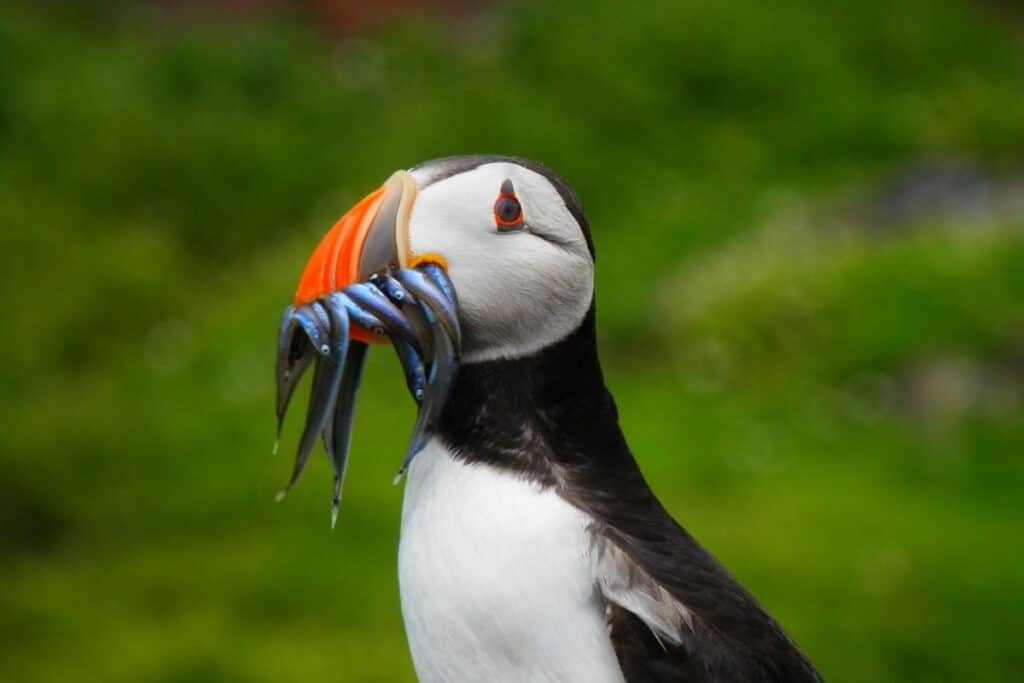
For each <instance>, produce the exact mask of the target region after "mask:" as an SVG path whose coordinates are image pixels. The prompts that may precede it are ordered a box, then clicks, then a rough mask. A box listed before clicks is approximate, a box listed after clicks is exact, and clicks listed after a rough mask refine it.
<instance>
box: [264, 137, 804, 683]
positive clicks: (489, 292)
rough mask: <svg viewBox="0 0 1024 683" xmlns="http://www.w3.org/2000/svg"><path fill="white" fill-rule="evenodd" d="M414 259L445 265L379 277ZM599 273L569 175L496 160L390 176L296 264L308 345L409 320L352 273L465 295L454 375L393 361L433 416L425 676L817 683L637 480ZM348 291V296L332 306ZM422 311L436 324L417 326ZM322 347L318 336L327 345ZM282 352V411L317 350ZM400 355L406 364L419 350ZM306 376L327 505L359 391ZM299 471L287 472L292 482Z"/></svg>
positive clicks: (413, 492)
mask: <svg viewBox="0 0 1024 683" xmlns="http://www.w3.org/2000/svg"><path fill="white" fill-rule="evenodd" d="M424 264H430V265H431V266H432V267H433V268H434V271H435V272H438V273H443V276H444V277H443V278H442V280H443V281H440V282H439V286H438V287H432V286H431V287H427V286H426V284H425V283H422V282H421V283H420V286H419V288H418V289H416V288H414V287H413V285H414V284H415V282H416V280H415V278H412V277H407V278H405V279H403V278H399V279H398V280H397V281H396V280H395V279H394V278H391V277H390V276H388V273H389V272H391V270H392V269H404V271H403V272H406V273H409V272H412V271H413V270H414V269H416V268H417V267H418V266H423V265H424ZM594 268H595V250H594V242H593V239H592V237H591V233H590V228H589V226H588V223H587V219H586V217H585V215H584V212H583V209H582V207H581V205H580V202H579V200H578V199H577V197H576V194H575V193H574V192H573V190H572V189H571V188H570V187H569V185H568V184H567V183H566V182H565V181H564V180H563V179H562V178H561V177H559V176H558V175H556V174H555V173H554V172H553V171H551V170H550V169H548V168H547V167H545V166H544V165H542V164H540V163H537V162H534V161H530V160H526V159H521V158H516V157H505V156H491V155H472V156H453V157H445V158H441V159H435V160H432V161H427V162H425V163H422V164H420V165H418V166H414V167H412V168H411V169H409V170H403V171H399V172H396V174H394V175H393V176H392V177H391V178H390V179H389V180H388V182H386V183H385V184H384V185H383V186H382V187H381V188H380V189H379V190H377V191H375V192H374V193H373V194H371V195H370V196H369V197H367V198H366V199H364V200H363V201H362V202H360V203H359V204H357V205H356V206H355V207H354V208H353V209H352V210H351V211H350V212H349V213H348V214H346V216H344V217H343V218H342V219H341V220H340V221H339V222H338V223H337V224H336V225H335V227H334V228H333V229H332V231H331V233H329V234H328V235H327V237H325V239H324V240H323V241H322V242H321V244H320V246H319V247H318V248H317V249H316V250H315V252H314V255H313V257H312V258H311V259H310V261H309V263H308V264H307V266H306V269H305V271H304V273H303V276H302V278H301V280H300V284H299V288H298V292H297V294H296V300H295V303H296V306H301V305H307V306H312V308H307V309H303V310H307V311H312V313H311V314H309V315H307V316H306V317H302V316H296V313H295V311H296V310H297V309H296V308H295V307H291V308H290V309H289V311H291V313H290V316H291V317H289V316H288V315H286V323H285V327H286V328H287V327H288V325H289V324H290V325H291V326H292V328H294V327H297V326H305V329H306V331H307V333H308V334H309V335H310V337H309V338H310V339H320V338H321V337H324V334H321V332H323V330H324V329H327V328H328V327H329V326H330V325H335V326H336V327H338V328H340V329H342V330H343V335H345V336H346V337H349V338H351V339H352V340H354V341H352V344H353V345H358V346H359V348H360V354H359V357H360V358H361V357H362V355H363V353H362V349H363V347H364V346H365V345H366V344H371V343H373V342H375V341H384V340H385V338H386V337H387V336H388V331H389V330H392V331H393V330H398V331H401V330H403V329H406V328H405V327H404V323H401V321H399V322H395V320H393V319H392V318H394V316H390V317H389V315H390V314H389V312H393V309H392V308H390V305H391V304H390V303H388V304H387V306H385V302H384V299H385V298H386V297H375V296H371V295H369V294H366V292H365V291H364V290H362V289H359V290H358V291H357V290H356V289H354V287H356V285H354V284H353V283H356V282H357V281H360V280H366V279H367V278H370V279H371V280H372V279H373V278H374V277H378V276H379V275H380V274H381V273H382V272H383V273H384V274H385V278H386V281H382V280H380V279H377V280H374V281H375V282H376V284H377V286H378V287H379V288H380V289H381V290H383V291H385V292H389V293H390V294H391V295H392V298H393V299H394V300H395V301H402V299H403V296H404V297H405V300H406V301H411V300H413V299H415V298H417V297H418V298H420V299H423V300H426V301H434V299H438V298H439V297H435V298H434V299H431V297H430V296H429V295H430V293H431V292H434V293H436V292H437V291H443V290H445V288H446V287H447V288H448V289H449V290H452V291H450V292H449V298H450V299H451V302H453V303H454V302H455V301H457V312H456V313H454V314H452V317H454V318H457V320H455V321H454V322H450V323H449V325H448V326H447V328H446V329H447V332H448V337H447V338H457V344H455V346H454V347H452V346H451V345H450V344H449V346H448V347H445V348H448V350H449V352H451V349H452V348H454V349H455V351H454V354H455V356H456V357H457V372H454V370H453V366H452V365H451V364H450V363H449V364H447V365H446V364H444V363H440V362H436V361H435V362H433V363H431V362H426V363H425V364H424V363H420V364H417V363H418V361H417V360H416V356H415V354H413V353H406V355H405V358H406V359H407V360H408V359H409V358H412V360H409V362H408V363H407V366H408V367H410V368H414V369H415V371H413V370H410V371H409V373H408V379H409V386H410V390H411V391H414V392H415V395H416V398H417V400H421V401H422V402H423V403H422V404H421V417H422V413H429V415H428V416H427V417H423V419H421V420H419V421H418V426H417V432H416V436H415V437H414V439H413V441H414V443H413V444H411V446H410V452H409V453H408V454H407V456H406V460H405V462H404V463H403V468H402V469H401V470H400V474H402V473H404V475H405V490H404V497H403V504H402V511H401V533H400V541H399V546H398V583H399V590H400V596H401V610H402V617H403V621H404V625H405V630H406V634H407V638H408V644H409V649H410V652H411V656H412V662H413V666H414V668H415V671H416V675H417V677H418V678H419V680H420V681H422V682H423V683H462V682H466V683H468V682H470V681H472V682H481V681H488V682H491V683H513V682H527V681H530V682H543V681H551V682H555V681H559V682H576V681H578V682H580V683H584V682H586V683H624V682H628V683H644V682H661V681H686V682H694V683H696V682H701V683H704V682H708V683H710V682H712V681H714V682H726V681H729V682H740V681H750V682H782V681H791V682H804V681H820V680H821V677H820V675H819V674H818V672H817V671H816V670H815V668H814V666H813V665H812V664H811V662H810V661H809V660H808V658H807V657H806V656H805V655H804V654H803V653H802V651H801V650H800V648H799V647H798V646H797V645H796V643H795V642H794V641H793V639H792V638H790V637H789V636H788V635H787V634H786V632H785V631H784V630H783V629H782V627H781V626H780V625H779V624H778V623H777V622H776V621H775V619H773V618H772V617H771V616H770V615H769V614H768V613H767V612H766V611H765V609H764V608H763V607H762V606H761V605H760V604H759V603H758V601H757V600H756V599H755V598H754V597H753V596H752V595H751V593H750V592H749V591H747V590H746V589H745V588H744V587H743V586H742V585H740V583H739V582H738V581H737V580H736V579H735V578H734V577H733V576H732V575H731V574H730V573H729V572H728V571H727V570H726V569H725V568H724V567H723V566H722V565H721V564H720V563H719V562H718V561H717V560H716V559H715V557H714V556H713V555H711V553H710V552H708V550H706V549H705V548H704V547H703V546H702V545H701V544H700V543H698V542H697V541H696V540H695V539H694V537H693V536H691V535H690V534H689V533H688V532H687V531H686V530H685V529H684V528H683V527H682V526H681V525H680V524H679V523H678V522H677V521H676V520H675V519H674V518H673V517H672V515H670V514H669V512H668V511H667V510H666V509H665V507H664V506H663V505H662V504H661V503H660V502H659V500H658V499H657V497H656V496H655V495H654V493H653V492H652V491H651V488H650V487H649V486H648V484H647V482H646V481H645V479H644V477H643V474H642V473H641V471H640V468H639V466H638V464H637V461H636V459H635V458H634V456H633V454H632V452H631V451H630V448H629V446H628V444H627V442H626V438H625V436H624V434H623V432H622V430H621V428H620V426H619V421H618V413H617V409H616V405H615V401H614V399H613V397H612V395H611V393H610V392H609V390H608V387H607V386H606V384H605V380H604V377H603V374H602V370H601V363H600V359H599V355H598V345H597V330H596V328H597V316H596V306H595V291H594ZM382 282H383V284H382ZM387 282H390V283H391V284H392V287H391V289H390V290H389V289H388V286H387ZM399 282H401V283H406V284H407V285H409V287H407V288H406V289H407V290H408V291H404V290H403V288H402V286H401V285H400V284H399ZM435 282H438V281H437V280H435ZM358 286H359V287H364V286H368V285H358ZM345 287H348V289H343V288H345ZM343 291H351V292H355V294H352V295H351V296H348V297H347V298H346V296H341V297H340V298H339V295H338V294H337V293H338V292H343ZM357 295H358V296H357ZM325 297H334V298H333V299H330V301H331V302H333V304H334V305H335V308H334V309H333V310H335V311H342V312H344V311H345V310H348V311H349V313H350V315H351V320H352V325H351V326H349V324H348V323H344V325H342V324H341V323H340V322H339V319H340V317H344V316H338V315H335V314H332V315H330V316H327V315H326V314H324V313H323V309H322V308H317V305H319V304H317V303H316V302H317V301H320V300H323V301H327V300H328V299H325ZM360 297H362V298H360ZM353 301H355V302H356V304H358V305H353V303H352V302H353ZM311 302H312V303H311ZM339 302H340V303H339ZM346 307H347V309H346ZM385 308H386V309H387V310H385ZM424 310H425V311H427V313H428V314H429V312H430V311H429V309H427V308H425V307H424ZM435 310H441V309H440V308H437V307H435ZM367 311H371V313H367ZM360 316H361V317H360ZM318 317H319V325H318V322H317V318H318ZM435 317H441V318H442V319H443V318H444V316H429V315H428V318H430V319H431V320H433V319H434V318H435ZM385 318H387V320H388V321H390V322H389V323H388V324H383V323H380V321H385ZM295 319H298V322H294V320H295ZM288 320H292V321H293V322H291V323H289V322H288ZM367 321H369V322H367ZM385 322H387V321H385ZM442 322H443V320H442ZM421 323H422V321H421ZM360 325H361V327H360ZM453 325H454V326H456V327H457V330H455V331H454V332H453V330H452V329H451V328H452V326H453ZM410 327H411V326H410ZM289 329H291V328H289ZM318 329H319V330H320V331H319V332H318V331H317V330H318ZM318 334H319V335H320V336H319V337H317V336H316V335H318ZM399 336H401V335H399ZM435 336H436V335H435ZM283 338H284V337H283ZM396 338H397V337H396ZM287 339H291V337H287ZM408 339H413V337H408ZM442 339H445V337H442ZM321 341H323V340H321ZM341 342H342V345H343V346H344V345H345V344H346V343H347V341H346V340H345V339H342V340H341ZM329 346H330V345H329V344H328V343H326V342H324V343H322V344H321V348H322V349H323V352H324V353H325V354H327V353H329V351H328V348H329ZM434 346H435V347H436V346H437V345H436V344H434ZM281 348H282V351H281V352H280V353H281V355H280V356H279V388H280V386H282V384H281V383H283V384H284V385H286V390H285V392H284V393H285V396H284V400H283V403H284V404H285V405H286V404H287V397H288V395H290V390H291V388H293V385H294V381H295V379H294V376H292V375H289V367H290V366H289V364H293V365H301V364H304V363H306V362H308V358H309V356H310V355H315V354H316V353H317V352H316V351H309V350H308V349H306V348H297V347H296V345H295V344H294V343H292V342H287V341H286V342H285V343H283V344H282V346H281ZM395 348H396V350H399V353H400V356H401V355H402V349H405V350H406V351H407V352H408V351H410V349H411V346H410V343H408V340H407V341H403V342H402V346H399V344H398V342H397V341H396V345H395ZM423 353H427V352H423ZM449 355H451V353H449ZM349 363H350V361H346V363H345V364H346V366H347V365H348V364H349ZM435 366H440V368H441V369H440V371H436V370H430V371H429V372H428V375H430V376H429V377H427V378H426V380H425V381H426V382H428V383H430V382H437V383H440V384H443V385H444V390H443V391H442V392H440V393H439V395H440V398H438V399H436V400H435V399H431V398H430V397H428V398H426V399H424V398H423V396H424V391H423V381H424V380H423V377H424V374H423V372H422V370H423V367H427V368H428V370H429V368H432V367H435ZM324 367H325V368H329V364H326V363H325V364H324ZM282 368H283V370H282ZM446 368H448V369H451V370H453V371H452V372H449V373H447V374H446V372H445V370H446ZM438 372H440V374H442V375H445V377H444V381H441V380H438V379H437V378H436V377H434V375H437V374H438ZM330 374H331V373H330V372H329V371H328V370H325V371H324V373H323V375H324V376H325V377H326V376H328V375H330ZM339 376H340V375H339ZM318 377H319V367H318V375H315V376H314V388H313V396H314V398H315V397H316V396H322V397H323V401H322V402H323V403H324V407H323V408H322V409H314V407H313V406H312V405H311V408H310V424H313V425H314V426H313V427H310V428H309V429H307V431H308V434H304V438H303V446H302V449H303V452H301V453H300V456H302V455H305V456H306V457H308V450H309V449H310V448H311V445H310V444H312V443H313V441H314V440H315V437H316V436H318V435H319V434H321V433H322V434H323V436H324V444H325V446H326V447H327V448H328V455H330V456H332V457H333V458H334V461H335V463H336V464H337V463H338V461H339V460H340V461H341V462H340V464H338V465H337V466H336V485H335V499H334V500H335V506H336V505H337V501H338V498H339V496H340V478H342V477H343V476H344V470H345V456H344V455H342V456H341V457H339V455H338V452H339V451H340V452H344V451H345V450H346V449H347V442H348V438H349V430H350V426H351V421H352V420H351V413H350V412H347V410H348V409H347V408H345V406H344V405H343V403H344V402H343V400H342V399H339V398H337V397H335V396H334V394H335V393H337V392H338V391H339V390H338V389H337V387H338V386H342V387H349V389H344V388H343V389H342V390H341V392H342V393H343V394H345V393H347V394H348V397H347V398H348V399H350V398H351V395H352V394H354V389H352V388H351V385H352V383H351V382H347V383H345V382H340V380H339V383H338V384H331V383H330V382H328V381H326V380H325V381H323V382H320V381H319V380H318V379H317V378H318ZM282 378H283V379H282ZM281 404H282V400H281V399H280V398H279V405H278V408H279V411H278V413H279V414H278V417H279V426H280V419H281V415H282V412H283V409H282V406H281ZM426 404H429V408H424V407H423V406H424V405H426ZM331 410H334V411H336V413H337V414H336V416H335V419H334V420H333V421H332V420H331V419H330V418H329V416H328V413H329V412H331ZM332 424H333V425H334V427H333V430H332V427H331V425H332ZM339 434H341V436H338V435H339ZM310 435H311V436H310ZM307 436H309V438H306V437H307ZM339 444H340V445H339ZM332 445H333V450H332ZM303 464H304V463H303ZM299 471H301V466H299V464H298V463H297V465H296V472H295V474H294V475H293V481H294V479H295V478H297V475H298V472H299Z"/></svg>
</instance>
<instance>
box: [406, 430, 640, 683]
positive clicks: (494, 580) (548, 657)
mask: <svg viewBox="0 0 1024 683" xmlns="http://www.w3.org/2000/svg"><path fill="white" fill-rule="evenodd" d="M588 521H589V519H588V518H587V516H586V515H585V514H584V513H582V512H581V511H579V510H577V509H576V508H574V507H573V506H571V505H569V504H568V503H566V502H565V501H564V500H562V499H561V498H559V497H558V496H556V495H555V494H554V493H553V492H551V491H542V490H541V489H540V488H539V487H538V486H536V485H534V484H530V483H528V482H526V481H524V480H522V479H520V478H519V477H517V476H515V475H513V474H511V473H507V472H502V471H500V470H498V469H496V468H493V467H490V466H487V465H482V464H474V465H466V464H463V463H462V462H460V461H457V460H455V459H454V458H453V457H452V456H451V454H450V453H449V452H448V451H447V449H445V447H444V446H443V445H441V444H440V443H439V442H437V441H433V442H431V443H430V444H429V445H428V446H427V447H426V449H424V451H423V452H422V453H420V454H419V455H418V456H417V457H416V460H415V461H413V464H412V467H411V468H410V470H409V473H408V480H407V482H406V487H405V501H404V504H403V508H402V540H401V544H400V546H399V552H398V565H399V566H398V571H399V581H400V584H401V594H402V615H403V617H404V619H405V628H406V632H407V634H408V638H409V646H410V649H411V650H412V657H413V663H414V665H415V667H416V674H417V675H418V676H419V679H420V681H422V682H423V683H434V682H442V681H443V682H445V683H460V682H462V681H474V682H477V681H492V682H495V683H501V682H503V681H508V682H511V681H581V682H582V681H587V682H588V683H590V682H594V683H603V682H608V683H611V682H615V683H622V681H623V677H622V673H621V671H620V669H619V665H618V661H617V659H616V657H615V652H614V650H613V649H612V645H611V641H610V640H609V638H608V632H607V628H606V625H605V622H604V608H603V604H602V602H601V599H600V595H599V593H598V591H597V586H596V582H595V580H594V571H593V569H592V563H591V560H590V558H589V556H588V553H589V546H590V543H589V536H588V532H587V529H586V526H587V523H588Z"/></svg>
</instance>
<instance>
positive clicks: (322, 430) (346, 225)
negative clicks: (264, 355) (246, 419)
mask: <svg viewBox="0 0 1024 683" xmlns="http://www.w3.org/2000/svg"><path fill="white" fill-rule="evenodd" d="M416 192H417V184H416V180H415V179H414V178H413V176H412V175H411V174H409V173H408V172H406V171H397V172H395V173H394V174H392V175H391V177H390V178H388V180H387V181H386V182H385V183H384V184H383V185H382V186H381V187H379V188H378V189H376V190H374V191H373V192H371V193H370V194H369V195H367V196H366V197H364V198H363V199H362V200H360V201H359V202H358V203H356V204H355V206H353V207H352V208H351V209H350V210H349V211H348V212H347V213H345V215H344V216H342V217H341V218H340V219H339V220H338V221H337V222H336V223H335V224H334V226H333V227H332V228H331V229H330V230H329V231H328V232H327V234H326V235H324V237H323V239H321V241H320V243H319V244H318V245H317V247H316V248H315V249H314V250H313V253H312V255H311V256H310V257H309V260H308V261H307V263H306V266H305V268H304V269H303V271H302V275H301V277H300V278H299V284H298V287H297V288H296V292H295V297H294V299H293V302H292V305H290V306H288V307H287V308H286V309H285V312H284V316H283V317H282V320H281V325H280V328H279V331H278V346H277V367H276V379H277V401H276V413H277V434H278V438H280V434H281V428H282V424H283V421H284V417H285V414H286V412H287V410H288V405H289V403H290V401H291V397H292V394H293V393H294V391H295V388H296V386H297V384H298V383H299V380H300V379H301V377H302V376H303V375H304V374H305V372H306V370H308V369H309V367H311V366H312V367H313V368H314V371H313V385H312V389H311V393H310V400H309V406H308V408H307V413H306V423H305V427H304V428H303V432H302V436H301V438H300V440H299V446H298V452H297V453H296V458H295V465H294V467H293V469H292V476H291V478H290V479H289V481H288V483H287V484H286V485H285V487H284V488H283V489H281V491H280V492H279V493H278V500H280V499H281V498H283V497H284V495H285V494H286V493H287V492H288V490H289V489H291V487H292V486H294V485H295V483H296V482H297V481H298V479H299V477H300V476H301V474H302V471H303V470H304V468H305V466H306V463H307V462H308V460H309V457H310V454H311V453H312V451H313V450H314V448H315V446H316V442H317V440H320V439H322V441H323V444H324V449H325V451H326V452H327V456H328V458H329V460H330V461H331V465H332V467H333V470H334V488H333V493H332V497H331V525H332V526H333V525H334V524H335V522H336V520H337V515H338V507H339V505H340V501H341V490H342V485H343V483H344V478H345V472H346V469H347V465H348V458H349V445H350V442H351V435H352V422H353V416H354V408H355V402H356V394H357V392H358V389H359V384H360V380H361V377H362V371H363V366H364V364H365V361H366V354H367V351H368V348H369V345H370V344H385V343H390V344H391V345H392V346H393V347H394V349H395V352H396V353H397V355H398V359H399V362H400V363H401V365H402V368H403V371H404V373H405V379H406V384H407V386H408V389H409V392H410V394H411V395H412V396H413V399H414V400H415V401H416V403H417V407H418V410H417V416H416V422H415V424H414V426H413V431H412V435H411V436H410V439H409V445H408V447H407V449H406V453H405V457H404V458H403V459H402V463H401V465H400V467H399V468H398V473H397V474H396V476H395V482H396V483H397V481H398V480H399V479H400V478H401V476H402V474H404V472H405V471H406V469H407V468H408V467H409V465H410V463H411V462H412V460H413V458H414V457H415V456H416V454H417V453H419V452H420V451H421V450H422V449H423V447H424V446H426V444H427V443H428V442H429V441H430V439H431V438H432V437H433V436H434V435H435V434H436V431H437V428H438V424H439V421H440V418H441V414H442V412H443V410H444V407H445V405H446V404H447V402H448V398H449V395H450V392H451V389H452V387H453V386H454V383H455V378H456V376H457V372H458V366H459V356H460V352H461V343H462V340H461V328H460V325H459V315H458V297H457V295H456V292H455V287H454V285H452V282H451V280H450V279H449V278H448V274H447V265H446V262H445V260H444V258H443V257H441V256H440V255H436V254H415V253H413V252H412V250H411V249H410V247H409V220H410V214H411V213H412V207H413V203H414V202H415V199H416ZM276 444H277V442H275V450H276V448H277V445H276Z"/></svg>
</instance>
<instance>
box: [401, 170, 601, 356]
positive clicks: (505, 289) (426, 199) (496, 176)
mask: <svg viewBox="0 0 1024 683" xmlns="http://www.w3.org/2000/svg"><path fill="white" fill-rule="evenodd" d="M412 174H413V177H415V178H416V180H417V182H418V183H420V191H419V193H418V194H417V196H416V201H415V203H414V204H413V208H412V214H411V216H410V221H409V241H410V246H411V248H412V251H413V252H414V253H436V254H440V255H441V256H443V257H444V258H445V260H446V261H447V262H448V275H449V277H450V278H451V280H452V283H453V284H454V285H455V289H456V291H457V292H458V295H459V308H460V315H461V317H462V318H463V326H464V328H465V330H464V332H465V333H466V345H465V348H464V349H463V359H462V360H463V362H470V363H471V362H477V361H485V360H495V359H499V358H518V357H522V356H526V355H529V354H531V353H534V352H536V351H539V350H540V349H542V348H544V347H546V346H549V345H551V344H553V343H555V342H557V341H560V340H561V339H563V338H565V337H566V336H568V335H569V334H570V333H571V332H573V331H574V330H575V329H576V328H577V327H579V325H580V323H581V322H582V320H583V317H584V316H585V315H586V312H587V309H588V308H589V307H590V302H591V298H592V295H593V273H594V264H593V259H592V258H591V256H590V252H589V250H588V248H587V243H586V240H585V238H584V235H583V232H582V229H581V227H580V226H579V224H578V223H577V222H576V219H575V218H574V217H573V215H572V213H570V212H569V210H568V209H567V208H566V206H565V203H564V201H563V200H562V197H561V195H559V193H558V191H557V190H556V189H555V188H554V186H552V184H551V183H550V182H549V181H548V179H547V178H545V177H544V176H542V175H540V174H539V173H536V172H534V171H532V170H530V169H527V168H525V167H523V166H520V165H518V164H515V163H512V162H494V163H488V164H483V165H482V166H478V167H476V168H473V169H471V170H468V171H465V172H462V173H458V174H456V175H453V176H451V177H448V178H443V179H441V180H437V181H436V182H431V180H432V178H431V177H430V173H429V172H428V171H426V170H413V171H412ZM506 180H510V181H512V184H513V187H514V189H515V194H516V197H517V198H518V200H519V202H520V204H521V205H522V209H523V218H524V221H525V224H526V229H525V230H523V231H522V232H512V233H502V232H500V231H499V230H498V229H497V226H496V224H495V220H494V202H495V200H496V199H497V198H498V194H499V192H500V191H501V186H502V183H503V182H505V181H506Z"/></svg>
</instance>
